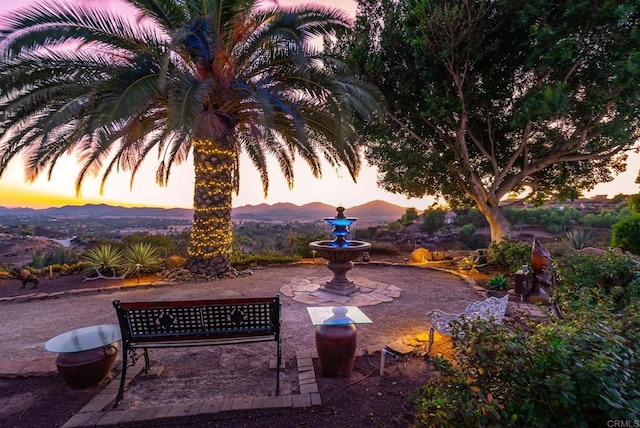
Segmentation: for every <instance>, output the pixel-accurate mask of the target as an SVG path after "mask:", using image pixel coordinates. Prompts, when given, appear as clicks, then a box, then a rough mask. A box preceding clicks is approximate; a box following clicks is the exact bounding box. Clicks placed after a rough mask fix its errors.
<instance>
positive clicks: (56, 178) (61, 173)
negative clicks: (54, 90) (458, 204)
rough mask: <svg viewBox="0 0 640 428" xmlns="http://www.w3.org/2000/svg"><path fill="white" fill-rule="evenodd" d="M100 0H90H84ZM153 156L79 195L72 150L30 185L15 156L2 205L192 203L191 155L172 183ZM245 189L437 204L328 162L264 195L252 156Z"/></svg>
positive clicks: (284, 195) (615, 185)
mask: <svg viewBox="0 0 640 428" xmlns="http://www.w3.org/2000/svg"><path fill="white" fill-rule="evenodd" d="M35 1H36V0H3V1H2V2H1V4H0V14H5V13H7V12H8V11H11V10H15V9H19V8H21V7H24V6H27V5H29V4H31V3H33V2H35ZM90 1H97V0H85V3H88V2H90ZM116 1H117V0H100V4H105V3H107V2H111V3H115V2H116ZM304 3H308V2H307V1H305V0H280V4H281V5H295V4H304ZM318 3H320V4H323V5H325V6H331V7H339V8H341V9H344V10H345V11H347V12H348V13H349V14H350V15H351V16H354V15H355V8H356V3H355V1H353V0H323V1H321V2H318ZM156 164H157V161H156V159H155V158H154V157H149V158H148V159H147V160H146V163H145V167H144V168H143V169H142V170H141V171H140V172H139V173H138V174H137V176H136V179H135V181H134V183H133V188H132V189H131V190H130V189H129V181H130V175H129V174H119V175H115V174H114V175H112V176H111V177H110V178H109V179H108V181H107V184H106V186H105V190H104V194H103V195H100V194H99V189H100V181H99V179H97V178H96V179H93V178H88V179H86V180H85V182H84V185H83V187H82V194H81V197H80V198H77V197H76V195H75V189H74V183H75V177H76V174H77V171H78V169H79V168H78V166H77V165H76V162H75V158H74V157H73V155H71V156H68V157H66V158H64V159H61V161H60V162H58V164H57V165H56V167H55V168H54V172H53V175H52V177H51V179H50V180H48V179H47V176H46V174H43V175H42V176H41V177H40V178H39V179H38V180H37V181H36V182H34V183H31V184H27V183H25V179H24V172H23V164H22V162H21V161H19V160H18V159H15V160H14V161H13V162H12V163H11V164H10V165H9V168H8V170H7V171H5V173H4V174H3V175H2V177H0V206H4V207H24V206H30V207H35V208H44V207H50V206H61V205H66V204H74V205H76V204H84V203H107V204H112V205H125V206H163V207H184V208H190V207H192V206H193V184H194V179H193V163H192V162H191V160H190V161H189V162H187V163H185V164H183V165H180V166H177V167H174V169H173V172H172V177H171V179H170V182H169V186H168V187H167V188H161V187H159V186H158V185H156V184H155V181H154V176H155V173H154V171H155V167H156ZM240 165H241V169H240V194H239V195H238V196H234V203H233V205H234V206H242V205H247V204H251V205H257V204H260V203H268V204H274V203H277V202H291V203H294V204H296V205H302V204H305V203H310V202H325V203H328V204H331V205H339V204H341V205H344V206H345V207H351V206H355V205H360V204H363V203H366V202H369V201H372V200H375V199H381V200H386V201H388V202H391V203H394V204H397V205H401V206H405V207H416V208H417V209H420V210H422V209H424V208H427V207H428V206H429V205H431V204H432V203H433V198H430V197H428V198H424V199H407V198H406V197H404V196H402V195H394V194H391V193H388V192H385V191H383V190H381V189H379V188H378V187H377V186H376V176H377V171H376V170H375V168H372V167H368V166H366V164H365V167H364V168H363V170H362V171H361V173H360V175H359V178H358V183H357V184H354V183H353V181H352V180H351V178H350V176H349V173H348V172H347V171H346V170H344V169H338V170H336V169H333V168H331V167H330V166H329V165H324V167H323V177H322V179H315V178H313V176H312V175H311V173H310V172H309V168H308V166H307V165H306V163H304V162H302V161H301V162H298V163H296V167H295V183H294V185H295V187H294V189H293V190H289V189H288V187H287V185H286V182H285V180H284V179H283V178H282V175H281V173H280V170H279V168H278V167H277V165H276V164H275V162H272V164H271V166H270V168H269V173H270V175H269V178H270V186H269V195H268V197H267V198H266V199H265V198H264V195H263V193H262V186H261V184H260V179H259V176H258V173H257V172H256V170H255V169H254V168H253V165H252V164H251V162H250V160H249V159H248V158H247V157H246V156H243V157H241V158H240ZM639 169H640V155H637V154H636V155H632V157H631V158H630V162H629V165H628V168H627V171H626V172H625V173H624V174H621V175H620V176H618V178H617V179H616V180H615V181H614V182H612V183H608V184H601V185H599V186H597V187H596V188H595V189H594V190H593V191H591V192H589V193H587V194H586V196H592V195H596V194H609V195H615V194H618V193H626V194H631V193H637V192H638V188H639V186H638V185H637V184H635V183H634V180H635V178H636V175H637V173H638V170H639Z"/></svg>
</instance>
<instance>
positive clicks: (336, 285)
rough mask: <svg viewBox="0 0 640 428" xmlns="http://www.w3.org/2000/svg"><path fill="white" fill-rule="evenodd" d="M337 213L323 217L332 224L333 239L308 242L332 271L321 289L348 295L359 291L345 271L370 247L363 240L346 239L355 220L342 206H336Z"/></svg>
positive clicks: (351, 267)
mask: <svg viewBox="0 0 640 428" xmlns="http://www.w3.org/2000/svg"><path fill="white" fill-rule="evenodd" d="M336 211H338V214H337V215H336V216H335V217H325V218H324V219H323V220H324V221H326V222H327V223H329V224H330V225H331V226H333V231H332V234H333V236H335V239H334V240H333V241H314V242H311V243H310V244H309V247H311V249H312V250H315V251H316V253H317V254H318V255H319V256H320V257H322V258H324V259H327V260H328V262H327V267H328V268H329V269H330V270H331V272H333V278H332V279H331V280H330V281H327V282H326V283H325V284H324V285H322V286H321V289H322V290H325V291H328V292H330V293H335V294H340V295H343V296H349V295H351V294H354V293H357V292H358V291H360V287H358V286H357V285H356V284H355V283H354V282H353V281H350V280H349V279H347V272H349V271H350V270H351V269H353V260H356V259H357V258H359V257H361V256H362V253H363V252H364V251H366V250H368V249H369V248H370V247H371V244H370V243H368V242H364V241H348V240H347V236H348V234H349V226H351V225H352V224H353V223H354V222H355V221H356V220H358V219H357V218H355V217H346V216H345V215H344V208H343V207H338V208H336Z"/></svg>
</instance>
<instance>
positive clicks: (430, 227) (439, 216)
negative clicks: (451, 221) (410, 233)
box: [422, 208, 447, 232]
mask: <svg viewBox="0 0 640 428" xmlns="http://www.w3.org/2000/svg"><path fill="white" fill-rule="evenodd" d="M446 215H447V211H446V210H445V209H444V208H429V209H427V210H424V213H422V218H423V223H422V225H423V227H424V228H425V230H427V231H429V232H434V231H436V230H438V229H440V228H441V227H442V225H443V224H444V218H445V216H446Z"/></svg>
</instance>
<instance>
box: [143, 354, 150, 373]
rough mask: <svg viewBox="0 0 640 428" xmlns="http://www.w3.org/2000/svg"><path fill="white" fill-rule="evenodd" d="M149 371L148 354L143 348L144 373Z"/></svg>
mask: <svg viewBox="0 0 640 428" xmlns="http://www.w3.org/2000/svg"><path fill="white" fill-rule="evenodd" d="M150 369H151V364H150V363H149V353H148V352H147V348H144V372H145V373H149V370H150Z"/></svg>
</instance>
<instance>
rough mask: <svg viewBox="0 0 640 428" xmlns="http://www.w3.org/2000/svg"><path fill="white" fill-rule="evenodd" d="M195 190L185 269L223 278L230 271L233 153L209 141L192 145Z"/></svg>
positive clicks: (201, 140)
mask: <svg viewBox="0 0 640 428" xmlns="http://www.w3.org/2000/svg"><path fill="white" fill-rule="evenodd" d="M193 155H194V156H193V163H194V168H195V191H194V211H193V226H192V228H191V240H190V242H189V259H188V261H187V264H186V267H187V269H189V270H190V271H192V272H193V273H195V274H200V275H202V274H204V275H207V276H212V277H213V276H218V277H219V276H223V275H225V274H227V273H228V272H229V271H230V270H231V243H232V238H233V231H232V223H231V202H232V190H233V168H234V165H235V152H234V151H233V150H230V149H221V148H220V147H219V145H218V144H216V143H215V142H214V141H212V140H205V139H196V140H194V142H193Z"/></svg>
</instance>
